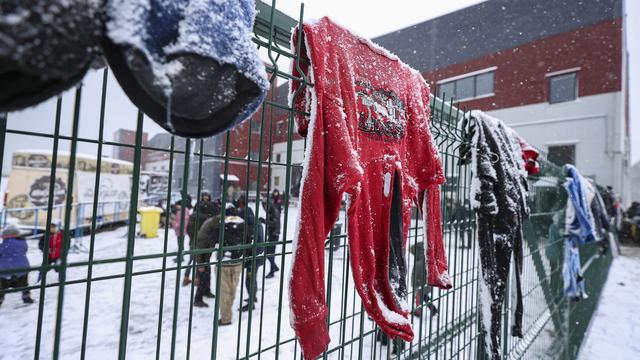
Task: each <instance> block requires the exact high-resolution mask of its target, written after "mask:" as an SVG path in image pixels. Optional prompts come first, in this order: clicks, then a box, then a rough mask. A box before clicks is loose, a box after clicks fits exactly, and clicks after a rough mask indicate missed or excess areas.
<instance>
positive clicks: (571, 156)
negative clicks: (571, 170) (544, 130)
mask: <svg viewBox="0 0 640 360" xmlns="http://www.w3.org/2000/svg"><path fill="white" fill-rule="evenodd" d="M547 159H548V160H549V161H551V162H552V163H554V164H556V165H559V166H563V165H564V164H573V165H575V163H576V146H575V145H554V146H549V153H548V155H547Z"/></svg>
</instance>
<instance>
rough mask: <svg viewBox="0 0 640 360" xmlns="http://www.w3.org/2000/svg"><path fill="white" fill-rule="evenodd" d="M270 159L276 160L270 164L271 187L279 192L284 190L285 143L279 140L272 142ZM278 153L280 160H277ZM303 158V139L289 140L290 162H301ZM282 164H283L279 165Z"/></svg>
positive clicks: (285, 171)
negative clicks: (278, 141)
mask: <svg viewBox="0 0 640 360" xmlns="http://www.w3.org/2000/svg"><path fill="white" fill-rule="evenodd" d="M272 154H273V156H272V158H271V161H273V162H276V163H274V164H273V165H272V166H271V187H272V188H273V189H278V190H280V192H282V191H283V190H284V187H285V184H286V183H285V182H286V176H287V167H286V166H285V165H284V164H286V163H287V143H286V142H280V143H274V144H273V151H272ZM278 155H279V156H280V160H278ZM303 160H304V140H294V141H292V142H291V164H302V161H303ZM279 164H283V165H279Z"/></svg>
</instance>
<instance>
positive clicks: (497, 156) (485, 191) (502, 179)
mask: <svg viewBox="0 0 640 360" xmlns="http://www.w3.org/2000/svg"><path fill="white" fill-rule="evenodd" d="M470 116H471V126H472V127H473V137H472V140H471V143H472V145H471V171H472V173H473V178H472V179H471V194H470V197H471V206H472V207H473V208H474V209H475V210H476V214H477V218H478V220H477V223H478V245H479V247H480V264H481V267H482V281H481V282H480V295H481V296H480V303H481V311H480V313H481V316H482V325H483V332H484V334H485V336H486V340H485V343H486V346H487V352H488V353H489V354H490V355H491V358H492V359H494V360H496V359H500V352H501V348H500V334H501V331H502V326H501V319H502V314H501V312H502V305H503V302H504V299H505V295H506V294H505V293H506V284H507V281H508V277H509V268H510V262H511V257H512V255H513V257H514V259H515V278H516V293H517V298H516V311H515V322H514V325H513V327H512V330H511V331H512V335H513V336H518V337H522V313H523V305H522V286H521V281H520V277H521V272H522V246H523V244H522V240H523V234H522V223H523V221H524V219H525V218H526V217H527V216H528V214H529V208H528V206H527V178H526V177H527V173H526V171H525V169H524V163H523V161H522V154H521V149H520V146H519V144H518V142H517V139H514V137H513V132H512V131H511V130H510V129H509V128H508V127H507V126H506V125H505V124H504V123H502V121H500V120H498V119H495V118H492V117H490V116H488V115H486V114H485V113H483V112H481V111H473V112H471V115H470Z"/></svg>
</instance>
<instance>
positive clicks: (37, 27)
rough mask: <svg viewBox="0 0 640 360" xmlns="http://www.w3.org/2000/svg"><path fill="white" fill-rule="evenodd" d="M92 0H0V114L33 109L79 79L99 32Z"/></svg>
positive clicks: (97, 41)
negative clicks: (28, 108) (32, 107)
mask: <svg viewBox="0 0 640 360" xmlns="http://www.w3.org/2000/svg"><path fill="white" fill-rule="evenodd" d="M97 3H98V2H96V1H86V0H85V1H81V0H68V1H51V0H2V1H0V111H12V110H20V109H24V108H26V107H29V106H33V105H36V104H38V103H40V102H42V101H44V100H47V99H48V98H50V97H52V96H55V95H57V94H58V93H60V92H62V91H64V90H66V89H68V88H70V87H71V86H73V85H75V84H76V83H78V82H79V81H80V80H82V78H83V77H84V75H85V73H86V72H87V70H88V69H89V67H90V65H91V63H92V61H93V58H94V56H95V54H96V53H97V52H98V50H97V49H98V43H99V40H100V37H101V32H102V29H103V24H102V21H101V19H102V17H101V16H99V14H98V5H97Z"/></svg>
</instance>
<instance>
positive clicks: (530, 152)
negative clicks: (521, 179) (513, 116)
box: [507, 127, 540, 175]
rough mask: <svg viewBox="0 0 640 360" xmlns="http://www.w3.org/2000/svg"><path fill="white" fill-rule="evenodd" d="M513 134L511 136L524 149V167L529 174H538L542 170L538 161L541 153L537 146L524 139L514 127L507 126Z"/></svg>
mask: <svg viewBox="0 0 640 360" xmlns="http://www.w3.org/2000/svg"><path fill="white" fill-rule="evenodd" d="M507 129H508V130H509V133H510V135H511V138H512V139H513V140H515V141H516V143H517V145H518V147H519V148H520V150H521V151H522V160H524V169H525V170H526V171H527V174H529V175H536V174H538V173H539V172H540V164H539V163H538V157H539V156H540V153H539V152H538V150H537V149H536V148H534V147H533V146H531V145H529V143H528V142H527V141H526V140H525V139H523V138H522V137H521V136H520V135H518V133H517V132H516V131H515V130H513V129H512V128H509V127H508V128H507Z"/></svg>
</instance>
